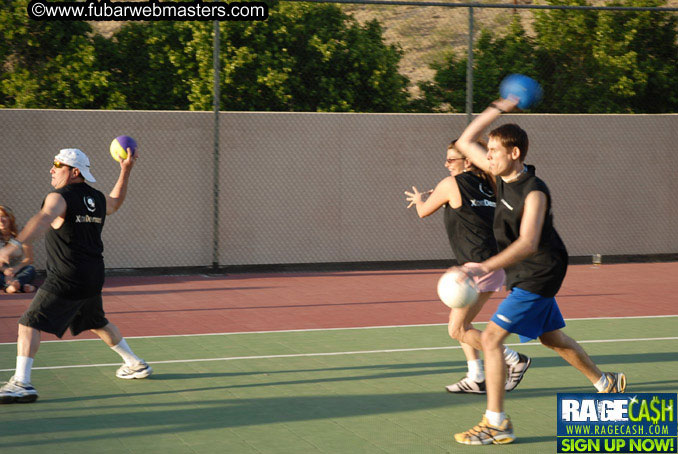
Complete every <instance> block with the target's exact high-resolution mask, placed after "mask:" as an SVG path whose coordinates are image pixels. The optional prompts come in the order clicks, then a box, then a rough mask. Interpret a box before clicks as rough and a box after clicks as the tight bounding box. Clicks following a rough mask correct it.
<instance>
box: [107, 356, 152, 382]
mask: <svg viewBox="0 0 678 454" xmlns="http://www.w3.org/2000/svg"><path fill="white" fill-rule="evenodd" d="M152 373H153V369H152V368H151V366H149V365H148V364H146V361H144V360H143V359H142V360H141V362H140V363H139V364H135V365H134V366H128V365H127V364H123V365H122V366H120V368H119V369H118V370H117V371H116V372H115V376H116V377H118V378H124V379H125V380H132V379H134V378H146V377H148V376H150V375H151V374H152Z"/></svg>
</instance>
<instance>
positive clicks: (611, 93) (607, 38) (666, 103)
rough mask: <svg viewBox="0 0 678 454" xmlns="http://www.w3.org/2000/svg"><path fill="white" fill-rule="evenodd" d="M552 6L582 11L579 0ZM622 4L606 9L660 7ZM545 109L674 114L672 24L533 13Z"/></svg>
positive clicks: (633, 15) (655, 1) (655, 17)
mask: <svg viewBox="0 0 678 454" xmlns="http://www.w3.org/2000/svg"><path fill="white" fill-rule="evenodd" d="M550 3H553V4H568V5H571V4H581V5H584V4H586V2H585V1H583V0H568V1H557V0H552V1H551V2H550ZM663 5H665V2H664V1H663V0H651V1H649V2H648V1H643V2H640V1H638V0H623V1H620V2H615V3H612V4H610V5H609V6H663ZM534 25H535V30H536V32H537V41H538V43H539V46H540V48H541V49H542V50H543V52H542V54H541V55H542V56H543V58H544V60H543V61H544V62H545V65H544V68H543V69H542V71H541V72H542V79H541V80H543V81H544V86H545V91H547V92H548V93H549V96H548V97H547V98H545V105H544V106H543V108H546V109H548V110H550V111H555V112H563V113H575V112H589V113H625V112H628V113H633V112H635V113H652V112H669V111H672V110H673V111H675V109H676V108H677V107H678V103H677V101H678V96H677V95H678V85H677V84H676V82H678V79H677V78H676V74H675V68H676V64H677V63H678V59H677V56H678V46H677V42H678V41H677V32H678V28H677V26H676V19H675V16H673V15H671V14H668V13H665V12H637V11H633V12H618V11H617V12H600V11H587V12H584V11H550V12H548V13H544V12H538V13H535V24H534Z"/></svg>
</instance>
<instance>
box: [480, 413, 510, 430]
mask: <svg viewBox="0 0 678 454" xmlns="http://www.w3.org/2000/svg"><path fill="white" fill-rule="evenodd" d="M485 417H486V418H487V422H489V423H490V424H491V425H493V426H495V427H499V426H501V423H503V422H504V420H505V419H506V413H504V412H503V411H502V412H501V413H497V412H496V411H490V410H485Z"/></svg>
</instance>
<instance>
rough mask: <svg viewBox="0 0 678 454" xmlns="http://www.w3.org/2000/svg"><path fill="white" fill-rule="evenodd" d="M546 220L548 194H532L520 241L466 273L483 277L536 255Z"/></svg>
mask: <svg viewBox="0 0 678 454" xmlns="http://www.w3.org/2000/svg"><path fill="white" fill-rule="evenodd" d="M545 219H546V194H544V193H543V192H541V191H532V192H530V193H529V194H528V195H527V197H526V198H525V207H524V209H523V217H522V219H521V221H520V235H519V236H518V239H517V240H515V241H514V242H513V243H511V244H510V245H509V247H507V248H506V249H504V250H503V251H501V252H500V253H499V254H497V255H495V256H493V257H490V258H489V259H487V260H485V261H484V262H483V263H481V264H480V266H479V267H478V268H475V269H465V270H464V271H466V272H467V274H469V275H473V276H482V275H484V274H487V273H491V272H492V271H496V270H499V269H502V268H507V267H509V266H511V265H514V264H516V263H518V262H520V261H522V260H525V259H526V258H527V257H529V256H531V255H534V254H535V253H536V252H537V248H538V246H539V239H540V238H541V231H542V228H543V227H544V220H545Z"/></svg>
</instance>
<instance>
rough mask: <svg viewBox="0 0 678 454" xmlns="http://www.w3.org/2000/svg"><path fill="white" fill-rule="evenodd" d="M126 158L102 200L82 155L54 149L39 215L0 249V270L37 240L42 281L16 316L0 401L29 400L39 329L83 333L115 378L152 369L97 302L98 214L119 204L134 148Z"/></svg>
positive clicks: (33, 394)
mask: <svg viewBox="0 0 678 454" xmlns="http://www.w3.org/2000/svg"><path fill="white" fill-rule="evenodd" d="M127 154H128V156H127V158H126V159H124V160H122V161H121V162H120V175H119V177H118V180H117V182H116V184H115V186H114V187H113V190H112V191H111V193H110V194H109V195H108V196H105V195H104V194H102V193H101V192H100V191H98V190H96V189H94V188H93V187H91V186H90V185H88V184H87V182H95V181H96V180H95V179H94V176H92V173H91V172H90V162H89V158H88V157H87V155H85V153H83V152H82V151H81V150H79V149H77V148H65V149H63V150H60V151H59V154H58V155H56V156H55V157H54V163H53V166H52V168H51V169H50V174H51V175H52V187H54V191H52V192H50V193H49V194H47V196H46V197H45V200H44V201H43V204H42V208H41V209H40V211H39V212H38V213H37V214H36V215H34V216H33V217H32V218H31V219H30V220H29V221H28V223H27V224H26V226H25V227H24V229H23V230H22V231H21V232H19V234H18V235H17V237H16V239H14V240H13V241H10V243H9V244H7V245H6V246H5V247H3V248H2V249H0V265H4V264H8V263H9V261H10V258H11V257H12V256H16V255H17V254H19V251H20V250H21V248H22V243H31V242H33V241H35V240H36V239H37V238H39V237H41V236H42V235H43V234H44V235H45V248H46V251H47V277H46V279H45V282H44V283H43V285H42V286H41V287H40V289H39V290H38V292H37V293H36V295H35V297H34V298H33V301H32V302H31V305H30V307H29V308H28V309H27V310H26V312H24V314H23V315H22V316H21V318H20V319H19V333H18V339H17V360H16V372H15V374H14V376H13V377H12V378H11V379H10V381H9V382H7V383H6V384H5V385H4V386H3V387H2V388H0V403H3V404H8V403H15V402H22V403H29V402H35V401H36V400H37V398H38V392H37V391H36V389H35V388H34V387H33V385H31V368H32V366H33V359H34V358H35V354H36V353H37V351H38V348H39V346H40V333H41V332H42V331H45V332H48V333H52V334H54V335H56V336H58V337H59V338H61V337H62V336H63V335H64V333H65V332H66V329H67V328H70V330H71V332H72V333H73V335H78V334H79V333H81V332H83V331H85V330H90V331H92V332H94V333H95V334H96V335H98V336H99V337H100V338H101V339H102V340H103V341H104V342H105V343H106V344H108V346H110V347H111V348H112V349H113V350H114V351H115V352H116V353H118V354H119V355H120V356H121V357H122V358H123V360H124V362H125V364H123V365H122V366H121V367H120V368H119V369H118V370H117V372H116V376H117V377H119V378H124V379H134V378H146V377H148V376H149V375H151V373H152V372H153V370H152V369H151V367H150V366H149V365H148V364H146V362H145V361H144V360H142V359H140V358H139V357H137V356H136V355H135V354H134V353H133V352H132V350H131V349H130V348H129V346H128V345H127V342H126V341H125V339H123V337H122V335H121V334H120V331H119V330H118V328H117V327H116V326H115V325H114V324H113V323H110V322H109V321H108V320H107V319H106V317H105V313H104V310H103V303H102V299H101V289H102V287H103V284H104V260H103V255H102V252H103V243H102V241H101V232H102V229H103V227H104V222H105V220H106V216H107V215H111V214H113V213H115V212H116V211H117V210H118V209H119V208H120V207H121V206H122V204H123V202H124V201H125V196H126V194H127V184H128V182H129V177H130V172H131V171H132V167H134V163H135V162H136V160H137V157H138V154H137V153H136V150H131V149H127Z"/></svg>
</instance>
